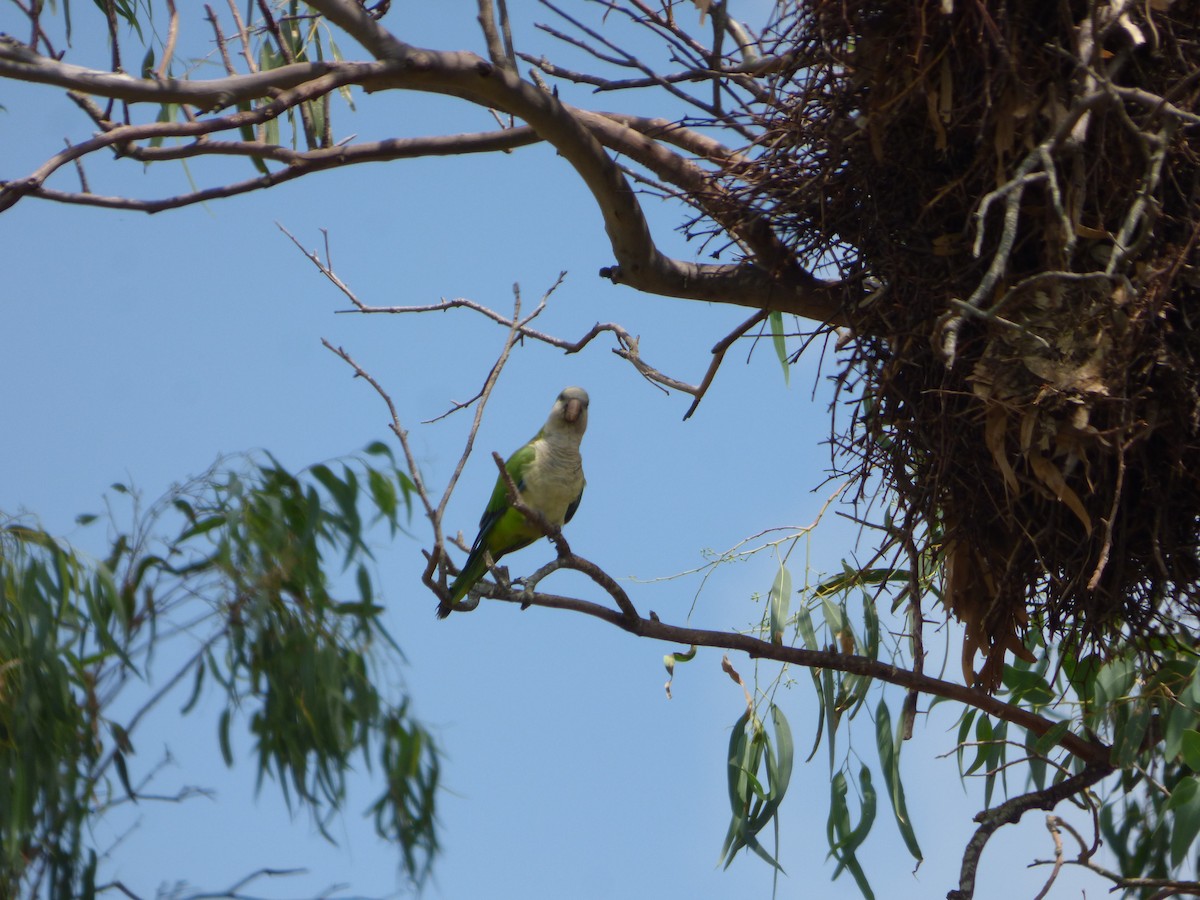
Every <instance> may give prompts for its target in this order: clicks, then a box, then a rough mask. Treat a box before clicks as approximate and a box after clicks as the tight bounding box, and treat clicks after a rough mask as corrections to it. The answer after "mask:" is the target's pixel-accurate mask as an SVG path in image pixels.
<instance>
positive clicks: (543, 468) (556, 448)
mask: <svg viewBox="0 0 1200 900" xmlns="http://www.w3.org/2000/svg"><path fill="white" fill-rule="evenodd" d="M587 411H588V395H587V391H585V390H584V389H583V388H580V387H569V388H566V389H565V390H564V391H563V392H562V393H561V394H559V395H558V399H557V400H555V401H554V406H553V407H552V408H551V409H550V416H549V418H547V419H546V424H545V425H543V426H542V430H541V431H539V432H538V433H537V434H536V435H534V438H533V440H531V441H530V442H529V443H528V444H526V445H525V446H524V447H522V448H521V449H520V450H518V451H517V452H516V453H514V454H513V455H512V456H510V457H509V458H508V462H506V463H505V464H504V468H505V469H506V470H507V471H508V475H509V477H510V478H511V479H512V481H513V484H515V485H516V487H517V490H518V491H519V492H520V494H521V501H522V502H523V503H524V504H525V505H526V506H528V507H529V508H530V509H533V510H536V511H537V512H539V513H541V514H542V515H543V516H544V517H545V519H546V521H547V522H549V523H550V524H551V525H554V526H556V527H562V526H563V525H565V524H566V523H567V522H570V521H571V517H572V516H573V515H575V510H576V509H577V508H578V507H579V500H580V498H581V497H582V496H583V485H584V483H585V482H584V478H583V460H582V459H581V458H580V456H579V442H580V441H581V440H582V439H583V432H584V430H585V429H586V428H587ZM540 537H542V532H541V531H540V530H539V529H538V527H537V526H536V525H534V524H533V523H532V522H530V521H529V520H528V519H527V518H525V516H524V514H523V513H521V512H520V511H518V510H516V509H514V508H513V505H512V503H511V502H510V501H509V499H508V487H507V485H505V483H504V478H503V477H502V476H499V475H497V477H496V487H495V488H493V490H492V499H491V500H489V501H488V505H487V509H485V510H484V511H483V517H482V518H481V519H480V520H479V536H478V537H477V538H475V543H474V544H473V545H472V546H471V553H470V555H469V556H468V557H467V562H466V564H465V565H464V566H463V568H462V572H461V573H460V574H459V576H458V577H457V578H456V579H454V583H453V584H452V585H450V599H449V601H448V602H446V603H442V604H439V605H438V618H439V619H442V618H445V617H446V616H448V615H450V610H451V609H453V608H454V607H456V606H457V605H458V603H459V601H460V600H462V598H463V597H465V596H467V592H468V591H470V590H471V588H472V587H474V585H475V582H477V581H479V579H480V578H482V577H483V573H484V572H486V571H487V570H488V566H489V565H491V564H492V563H495V562H496V560H498V559H500V557H502V556H503V555H504V554H505V553H512V552H513V551H514V550H520V549H521V548H522V547H527V546H528V545H529V544H532V543H533V542H534V541H536V540H537V539H538V538H540Z"/></svg>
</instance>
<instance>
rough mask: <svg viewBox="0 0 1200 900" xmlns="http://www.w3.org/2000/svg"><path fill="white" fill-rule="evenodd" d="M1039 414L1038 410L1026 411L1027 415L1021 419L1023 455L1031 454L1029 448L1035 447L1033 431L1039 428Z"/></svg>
mask: <svg viewBox="0 0 1200 900" xmlns="http://www.w3.org/2000/svg"><path fill="white" fill-rule="evenodd" d="M1037 423H1038V414H1037V411H1036V410H1032V409H1029V410H1026V411H1025V415H1024V416H1023V417H1022V418H1021V440H1020V447H1021V455H1022V456H1024V455H1025V454H1027V453H1029V448H1030V447H1032V446H1033V429H1034V428H1036V427H1037Z"/></svg>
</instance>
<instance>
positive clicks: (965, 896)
mask: <svg viewBox="0 0 1200 900" xmlns="http://www.w3.org/2000/svg"><path fill="white" fill-rule="evenodd" d="M1064 746H1066V745H1065V744H1064ZM1113 771H1114V768H1113V766H1112V764H1111V763H1110V762H1109V761H1108V758H1107V755H1106V756H1105V757H1104V759H1096V760H1093V761H1091V762H1089V764H1088V765H1087V767H1086V768H1085V769H1084V770H1083V771H1082V772H1079V773H1078V774H1075V775H1072V776H1071V777H1070V778H1067V779H1064V780H1063V781H1060V782H1058V784H1052V785H1050V786H1049V787H1047V788H1045V789H1044V790H1040V791H1033V792H1032V793H1029V794H1022V795H1021V796H1019V797H1013V798H1011V799H1009V800H1007V801H1005V802H1004V803H1001V804H1000V805H999V806H996V807H993V808H992V809H988V810H984V811H983V812H981V813H979V814H978V815H977V816H976V817H975V821H976V822H978V823H979V827H978V828H977V829H976V830H975V834H974V835H972V837H971V840H970V841H969V842H968V843H967V849H966V852H965V853H964V854H963V863H962V870H961V872H960V874H959V882H958V888H957V889H956V890H953V891H950V892H949V893H948V894H947V895H946V900H971V898H973V897H974V896H975V876H976V872H977V871H978V868H979V857H980V855H981V854H982V853H983V848H984V847H985V846H986V845H987V842H988V840H989V839H990V838H991V836H992V835H993V834H995V833H996V831H997V830H998V829H1000V828H1001V827H1002V826H1004V825H1012V824H1015V823H1017V822H1019V821H1021V817H1022V816H1023V815H1025V813H1027V812H1029V811H1030V810H1034V809H1046V810H1050V809H1054V807H1055V806H1057V805H1058V804H1059V803H1060V802H1061V801H1063V800H1066V799H1067V798H1068V797H1074V796H1075V795H1076V794H1079V793H1082V792H1083V791H1086V790H1087V789H1088V788H1090V787H1091V786H1092V785H1094V784H1096V783H1097V782H1098V781H1100V780H1102V779H1104V778H1106V777H1107V776H1108V775H1111V774H1112V773H1113Z"/></svg>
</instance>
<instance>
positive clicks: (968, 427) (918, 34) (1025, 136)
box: [752, 0, 1200, 688]
mask: <svg viewBox="0 0 1200 900" xmlns="http://www.w3.org/2000/svg"><path fill="white" fill-rule="evenodd" d="M779 31H780V34H779V37H780V41H781V43H780V46H781V47H783V46H786V47H788V48H789V49H791V50H793V51H794V54H795V55H794V57H793V58H794V60H795V62H794V65H793V66H792V67H791V68H790V70H789V71H787V72H786V73H783V74H782V75H781V76H780V78H779V79H778V81H777V83H776V86H775V87H776V94H775V97H776V102H775V104H774V106H768V108H767V112H766V113H765V114H764V117H763V122H762V124H763V127H764V129H765V132H766V134H765V137H764V140H763V145H762V148H761V150H762V153H761V157H760V160H761V167H760V168H759V169H758V170H757V171H756V173H755V174H754V175H753V176H752V180H753V193H754V197H753V199H754V201H755V204H756V206H757V208H759V209H765V210H767V211H768V212H769V214H770V215H771V218H772V220H773V221H774V222H775V223H776V224H777V225H778V226H779V227H780V228H781V229H782V230H783V232H784V233H785V234H786V236H787V238H788V240H789V241H790V242H791V245H792V246H793V247H794V249H795V251H796V253H797V254H798V255H799V256H800V258H801V259H803V260H806V261H808V262H809V264H810V265H816V264H824V265H836V266H837V267H838V268H839V269H840V270H841V272H842V275H843V276H844V277H848V278H851V279H852V280H853V279H854V277H856V276H857V277H858V278H859V279H860V281H859V283H860V284H861V285H862V286H863V287H864V289H866V290H869V291H871V295H870V297H869V299H868V300H866V301H863V300H861V299H858V298H861V294H860V295H856V299H855V300H853V301H850V300H848V301H847V311H846V315H847V318H848V319H849V321H850V322H852V323H853V331H854V334H855V341H854V344H853V347H854V349H853V352H852V357H853V358H852V359H851V360H850V362H849V365H848V368H847V369H846V372H845V373H844V377H843V384H850V383H854V384H855V385H856V387H857V388H858V389H859V390H861V392H862V395H863V396H862V402H861V404H860V405H859V410H860V411H859V413H858V414H857V415H856V417H855V420H854V422H853V424H852V425H851V426H850V427H849V428H847V429H846V430H845V431H844V432H843V434H842V436H841V438H840V439H839V440H840V441H841V444H842V448H843V449H844V450H848V451H849V452H850V454H851V455H852V458H854V459H856V460H857V465H858V466H859V474H860V475H863V476H864V481H865V480H866V476H868V475H880V474H881V475H882V476H883V480H884V482H885V483H886V485H887V487H888V488H889V489H890V490H891V491H892V492H894V495H895V496H896V497H897V498H898V505H899V508H900V511H901V513H902V516H903V521H904V522H905V524H906V526H907V529H908V531H909V532H910V533H912V534H916V535H922V536H923V538H922V540H924V541H925V542H926V544H927V545H928V546H930V547H933V548H935V549H937V550H939V551H940V553H941V554H942V556H941V559H942V561H943V563H944V566H945V569H944V574H945V577H944V581H943V589H944V600H945V601H946V604H947V606H948V607H949V608H950V609H952V610H953V611H954V612H955V613H956V614H957V615H958V616H959V617H960V618H961V619H962V620H963V621H964V622H965V623H966V647H965V654H966V655H965V657H964V668H965V669H966V670H967V671H968V675H969V677H972V676H975V677H978V679H979V680H980V681H981V682H982V683H983V684H984V685H985V686H987V687H989V688H992V687H994V686H995V685H996V684H997V683H998V680H999V677H1000V674H1001V671H1002V667H1003V662H1004V657H1005V652H1006V651H1007V650H1011V651H1013V652H1015V653H1018V654H1021V655H1025V654H1027V652H1028V651H1026V650H1025V649H1024V645H1025V643H1026V642H1027V641H1028V639H1029V634H1028V632H1029V629H1030V628H1034V629H1035V630H1037V631H1038V632H1040V633H1041V635H1042V636H1043V637H1046V636H1055V637H1057V638H1059V639H1060V640H1065V641H1066V642H1067V643H1068V644H1070V645H1073V646H1075V647H1077V648H1079V649H1081V650H1082V649H1084V648H1085V646H1093V647H1103V646H1105V645H1107V644H1110V643H1111V642H1112V641H1113V640H1114V639H1120V640H1122V641H1124V640H1129V639H1133V640H1136V641H1138V642H1139V643H1140V644H1141V645H1142V646H1146V645H1147V644H1146V641H1147V638H1149V637H1150V636H1152V635H1153V634H1154V633H1156V632H1157V631H1160V630H1162V629H1164V628H1167V629H1170V630H1177V629H1178V628H1180V627H1184V628H1192V626H1193V624H1194V618H1195V616H1196V615H1197V614H1200V593H1198V587H1200V555H1198V550H1200V548H1198V546H1197V523H1198V519H1200V480H1198V473H1200V440H1198V436H1200V366H1198V361H1200V360H1198V357H1200V331H1197V329H1196V327H1195V326H1196V324H1197V321H1198V320H1200V265H1198V264H1197V260H1198V254H1197V237H1198V235H1200V118H1197V116H1196V110H1197V102H1196V101H1197V96H1198V94H1200V2H1197V0H1174V2H1171V0H1138V2H1137V3H1123V2H1121V0H1112V2H1108V0H1103V2H1101V0H1092V2H1087V0H1074V2H1069V0H1059V2H1050V0H919V2H918V0H912V2H901V0H897V2H886V0H811V2H808V3H804V4H797V5H796V6H795V7H794V11H793V13H792V15H791V16H790V17H789V18H786V19H785V20H783V21H781V22H780V23H779ZM917 549H921V547H920V545H919V544H918V546H917ZM977 652H981V653H982V654H983V656H984V658H985V661H984V664H983V666H982V668H981V670H980V671H979V672H978V673H974V672H973V662H972V661H973V659H974V657H975V655H976V653H977Z"/></svg>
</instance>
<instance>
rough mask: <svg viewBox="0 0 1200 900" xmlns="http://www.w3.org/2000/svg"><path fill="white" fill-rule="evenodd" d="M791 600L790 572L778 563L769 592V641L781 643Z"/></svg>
mask: <svg viewBox="0 0 1200 900" xmlns="http://www.w3.org/2000/svg"><path fill="white" fill-rule="evenodd" d="M791 601H792V573H791V572H789V571H788V569H787V566H785V565H784V564H783V563H782V562H780V563H779V570H778V571H777V572H776V573H775V581H774V583H773V584H772V585H771V591H770V594H769V603H770V608H771V611H770V628H771V643H773V644H782V643H783V630H784V628H785V627H786V626H787V621H788V611H789V607H790V605H791Z"/></svg>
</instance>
